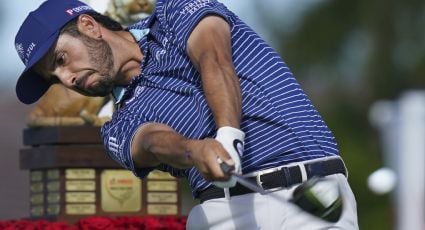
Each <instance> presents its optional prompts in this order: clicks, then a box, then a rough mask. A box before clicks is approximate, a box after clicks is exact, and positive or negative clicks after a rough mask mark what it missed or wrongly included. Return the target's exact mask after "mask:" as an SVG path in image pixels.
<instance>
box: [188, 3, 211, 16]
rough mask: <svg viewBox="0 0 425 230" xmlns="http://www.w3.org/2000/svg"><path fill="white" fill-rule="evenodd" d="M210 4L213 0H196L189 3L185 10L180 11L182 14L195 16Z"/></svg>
mask: <svg viewBox="0 0 425 230" xmlns="http://www.w3.org/2000/svg"><path fill="white" fill-rule="evenodd" d="M210 2H211V0H196V1H193V2H189V3H188V4H187V5H186V6H185V7H183V9H182V10H181V11H180V14H193V13H195V12H196V11H197V10H199V9H200V8H202V7H205V6H206V5H208V3H210Z"/></svg>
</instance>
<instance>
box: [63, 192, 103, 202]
mask: <svg viewBox="0 0 425 230" xmlns="http://www.w3.org/2000/svg"><path fill="white" fill-rule="evenodd" d="M65 199H66V202H67V203H94V202H96V193H94V192H67V193H66V195H65Z"/></svg>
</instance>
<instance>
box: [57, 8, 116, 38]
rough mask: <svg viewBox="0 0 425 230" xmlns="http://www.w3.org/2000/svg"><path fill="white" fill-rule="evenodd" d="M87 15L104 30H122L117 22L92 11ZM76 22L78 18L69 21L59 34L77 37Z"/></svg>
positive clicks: (78, 33)
mask: <svg viewBox="0 0 425 230" xmlns="http://www.w3.org/2000/svg"><path fill="white" fill-rule="evenodd" d="M87 14H88V15H90V16H92V17H93V18H94V20H96V22H98V23H100V24H101V25H102V26H103V27H105V28H106V29H109V30H113V31H120V30H124V28H123V27H122V25H121V24H120V23H119V22H117V21H115V20H114V19H112V18H110V17H108V16H105V15H103V14H100V13H98V12H94V11H93V12H88V13H87ZM77 21H78V17H76V18H74V19H72V20H71V21H69V22H68V23H67V24H66V25H65V26H64V27H62V29H61V31H60V33H61V34H63V33H68V34H70V35H71V36H74V37H77V36H79V35H80V32H79V31H78V26H77Z"/></svg>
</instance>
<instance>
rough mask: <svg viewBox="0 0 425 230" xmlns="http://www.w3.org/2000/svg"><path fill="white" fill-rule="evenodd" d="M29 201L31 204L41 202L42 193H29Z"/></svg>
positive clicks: (42, 199)
mask: <svg viewBox="0 0 425 230" xmlns="http://www.w3.org/2000/svg"><path fill="white" fill-rule="evenodd" d="M30 202H31V204H32V205H37V204H43V202H44V196H43V194H42V193H39V194H33V195H31V197H30Z"/></svg>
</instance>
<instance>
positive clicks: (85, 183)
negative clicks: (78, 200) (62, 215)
mask: <svg viewBox="0 0 425 230" xmlns="http://www.w3.org/2000/svg"><path fill="white" fill-rule="evenodd" d="M65 187H66V191H94V190H95V189H96V183H95V181H93V180H69V181H66V183H65Z"/></svg>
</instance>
